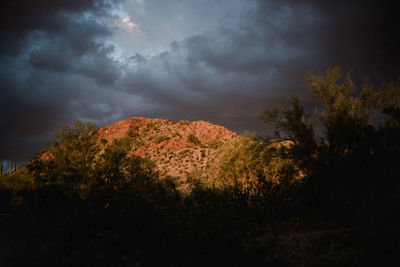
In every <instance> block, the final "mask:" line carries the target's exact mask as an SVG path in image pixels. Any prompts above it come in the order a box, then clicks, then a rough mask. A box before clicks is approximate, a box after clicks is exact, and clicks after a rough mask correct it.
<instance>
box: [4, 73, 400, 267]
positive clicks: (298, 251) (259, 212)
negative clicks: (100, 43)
mask: <svg viewBox="0 0 400 267" xmlns="http://www.w3.org/2000/svg"><path fill="white" fill-rule="evenodd" d="M308 84H309V86H310V89H311V93H312V96H313V99H314V103H315V104H316V105H318V110H319V112H318V113H317V114H316V116H314V117H310V118H307V116H305V114H304V108H303V106H302V104H301V101H300V99H299V97H296V96H293V97H292V104H291V106H289V107H287V108H283V109H281V110H278V109H275V110H274V109H268V110H265V111H264V112H263V118H264V119H265V120H266V121H272V122H274V123H275V127H276V138H278V140H280V141H279V142H271V141H269V140H267V139H261V138H255V137H242V138H239V139H237V140H234V141H233V142H231V143H229V144H225V145H220V146H218V147H219V148H218V149H219V152H218V154H219V156H218V157H217V158H216V160H215V162H213V165H212V166H210V167H209V168H207V169H205V170H203V171H199V173H197V174H194V175H192V176H191V177H188V179H187V181H188V183H189V188H190V191H189V192H185V194H182V192H180V191H178V190H177V186H176V183H175V179H174V178H173V177H167V178H163V179H160V178H159V174H158V173H157V172H156V171H155V168H154V163H153V162H151V161H150V160H148V159H145V158H141V157H137V156H132V155H129V153H128V152H129V150H130V148H131V146H132V143H133V142H134V140H133V137H130V136H127V137H125V138H121V139H116V140H114V141H113V142H112V143H107V141H106V140H102V141H101V142H99V141H98V136H97V130H96V128H95V127H94V126H93V125H91V124H82V123H80V122H76V123H75V124H74V125H67V126H65V127H64V128H63V129H61V130H59V131H58V132H57V133H56V134H55V138H54V140H53V141H51V142H49V144H48V150H46V152H42V153H39V154H38V155H37V156H36V157H35V159H33V160H32V161H31V162H30V163H29V164H28V165H27V166H26V167H25V168H22V169H20V170H18V171H17V172H15V173H14V174H13V175H7V176H4V177H2V178H1V180H0V197H1V205H2V206H1V207H0V209H1V211H2V212H3V214H4V213H7V214H9V215H10V217H7V218H6V217H4V216H3V217H1V218H2V222H0V223H1V228H2V229H5V231H4V234H5V235H4V236H5V237H6V238H8V240H11V242H10V243H13V244H14V245H13V246H12V247H7V248H6V250H3V251H5V252H3V254H0V256H1V260H2V261H3V262H1V263H3V265H5V266H26V265H27V264H29V265H30V266H54V265H57V266H60V265H61V266H63V265H83V266H86V265H87V266H116V265H117V266H119V265H123V266H160V265H162V266H205V265H206V266H210V265H215V266H221V265H231V266H265V265H268V266H322V265H323V266H337V265H339V264H340V265H347V266H364V265H366V264H373V265H382V266H391V265H393V266H394V265H396V264H398V263H399V258H398V256H397V255H396V251H397V249H398V248H399V245H400V244H399V241H398V237H399V235H398V231H399V230H398V227H397V226H398V225H399V220H398V219H397V217H398V216H396V215H397V214H398V212H399V207H400V205H399V204H400V199H399V196H400V194H399V192H400V190H399V189H400V180H399V179H398V177H399V175H398V173H400V88H399V85H396V84H382V85H381V86H379V87H378V86H377V85H375V84H374V83H372V82H370V81H366V82H365V83H364V84H362V85H361V86H357V85H356V84H355V83H354V82H353V81H352V80H351V78H350V75H349V74H343V73H342V71H341V69H339V68H333V69H329V70H328V71H327V72H326V73H325V74H324V75H320V74H313V75H310V77H309V80H308ZM283 140H285V142H282V141H283ZM194 141H195V140H194ZM43 225H45V227H43ZM12 226H14V228H13V227H12ZM10 229H14V231H12V230H10ZM7 235H8V237H7ZM19 235H23V236H25V237H24V238H22V239H18V236H19ZM18 240H20V241H18ZM15 244H16V245H15Z"/></svg>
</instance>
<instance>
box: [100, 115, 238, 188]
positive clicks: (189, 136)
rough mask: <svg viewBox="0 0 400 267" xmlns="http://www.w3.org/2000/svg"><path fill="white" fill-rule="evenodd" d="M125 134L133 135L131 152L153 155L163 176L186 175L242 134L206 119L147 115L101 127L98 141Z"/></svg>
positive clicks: (201, 167) (138, 154) (205, 162)
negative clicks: (194, 119)
mask: <svg viewBox="0 0 400 267" xmlns="http://www.w3.org/2000/svg"><path fill="white" fill-rule="evenodd" d="M124 137H130V138H132V139H133V142H132V145H131V147H130V150H129V153H128V154H132V155H136V156H142V157H147V158H149V159H151V160H152V161H154V162H155V164H156V168H157V170H158V171H159V172H160V174H161V176H172V177H180V178H185V177H186V176H188V175H190V174H191V173H193V172H196V171H198V170H201V169H204V168H206V167H207V164H209V162H210V161H211V160H212V159H213V158H214V157H215V154H216V150H217V148H218V147H220V146H221V145H223V144H225V143H227V142H230V141H232V140H234V139H236V138H238V137H239V135H238V134H237V133H235V132H233V131H231V130H229V129H227V128H225V127H223V126H220V125H216V124H212V123H209V122H206V121H203V120H198V121H193V122H189V121H186V120H182V121H178V122H176V123H174V122H173V121H171V120H168V119H151V118H145V117H132V118H128V119H124V120H121V121H117V122H114V123H111V124H109V125H107V126H104V127H101V128H100V129H99V137H98V138H99V142H103V143H110V142H112V140H114V139H118V138H124ZM183 182H184V181H183Z"/></svg>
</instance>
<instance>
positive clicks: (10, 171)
mask: <svg viewBox="0 0 400 267" xmlns="http://www.w3.org/2000/svg"><path fill="white" fill-rule="evenodd" d="M11 173H12V163H11V161H10V166H9V168H8V174H10V175H11Z"/></svg>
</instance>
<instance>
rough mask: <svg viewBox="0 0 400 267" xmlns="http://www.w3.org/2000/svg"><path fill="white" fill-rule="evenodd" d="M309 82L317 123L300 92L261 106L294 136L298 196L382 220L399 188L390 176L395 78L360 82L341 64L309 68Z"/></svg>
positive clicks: (397, 94)
mask: <svg viewBox="0 0 400 267" xmlns="http://www.w3.org/2000/svg"><path fill="white" fill-rule="evenodd" d="M308 85H309V87H310V90H311V93H312V96H313V100H314V103H315V104H316V105H317V106H318V108H319V111H318V113H317V116H316V118H315V119H314V121H315V126H314V125H312V123H311V122H310V120H308V119H307V116H305V114H304V108H303V106H302V104H301V101H300V99H299V98H298V97H293V98H292V104H291V107H288V108H284V109H281V110H271V109H268V110H266V111H265V112H264V116H265V118H266V119H267V120H270V121H274V122H275V126H276V130H277V131H276V132H277V136H278V137H280V138H284V139H289V140H291V141H292V142H293V143H294V146H293V147H292V148H291V149H290V153H289V154H287V156H288V158H290V159H292V160H293V162H294V163H295V164H296V166H298V167H299V168H300V170H301V172H302V174H303V176H304V179H303V180H304V182H305V191H304V192H303V193H304V194H303V196H304V197H305V198H307V199H308V201H309V202H308V205H310V206H319V208H320V209H321V211H323V212H325V213H326V214H330V215H334V216H338V215H339V214H340V215H341V216H342V218H357V219H356V221H357V223H359V222H361V221H366V220H367V219H366V218H367V217H368V218H369V219H368V221H369V223H370V225H371V224H372V225H374V224H376V223H378V222H381V223H382V222H383V221H384V220H386V219H387V218H389V217H390V216H393V214H394V212H395V210H397V207H398V206H400V201H398V200H396V203H394V202H393V203H392V204H389V202H390V200H389V199H392V200H393V199H398V198H396V197H395V195H396V194H397V193H395V192H398V190H400V183H399V182H398V181H397V180H394V179H393V178H394V177H395V175H396V174H395V173H399V171H400V170H399V167H398V166H400V142H399V141H398V140H400V123H399V122H400V116H399V115H398V114H399V110H400V88H399V87H400V85H399V84H393V83H392V84H390V83H387V84H382V85H381V86H377V85H376V84H374V83H372V82H370V81H368V80H366V81H365V82H364V83H363V84H361V85H357V84H356V83H355V82H354V81H353V80H352V79H351V77H350V74H349V73H347V74H343V71H342V70H341V68H331V69H328V70H327V72H326V73H325V74H310V76H309V78H308ZM315 128H318V129H320V130H319V131H318V132H317V131H316V130H315ZM395 140H396V141H395ZM389 206H390V207H391V208H389ZM356 214H357V215H356ZM372 214H373V215H372ZM343 215H344V216H343ZM371 218H375V219H373V222H371V220H370V219H371ZM378 218H379V219H378ZM385 218H386V219H385ZM373 228H374V229H377V228H376V227H375V226H374V227H373Z"/></svg>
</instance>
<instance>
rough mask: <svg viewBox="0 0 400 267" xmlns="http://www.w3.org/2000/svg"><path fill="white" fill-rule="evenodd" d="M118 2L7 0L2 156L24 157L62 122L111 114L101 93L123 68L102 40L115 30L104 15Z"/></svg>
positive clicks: (1, 26) (2, 14)
mask: <svg viewBox="0 0 400 267" xmlns="http://www.w3.org/2000/svg"><path fill="white" fill-rule="evenodd" d="M115 2H116V1H100V0H83V1H47V0H39V1H19V0H18V1H7V2H6V3H3V4H2V5H1V9H0V10H1V11H0V59H1V62H0V70H1V71H0V81H1V88H0V89H1V97H0V109H1V116H0V125H1V133H0V148H1V149H0V160H2V159H11V158H13V159H16V160H26V159H27V158H28V157H29V155H30V154H31V153H32V152H33V151H34V149H37V147H38V143H39V144H41V143H42V141H43V139H44V136H48V133H49V132H51V131H52V130H53V129H54V128H56V127H59V126H60V124H61V123H64V122H68V121H71V120H75V119H83V120H92V121H96V120H97V121H101V120H102V119H104V118H105V117H107V116H111V117H112V114H111V113H112V108H109V107H108V106H107V105H105V104H102V102H103V100H102V99H104V98H106V97H105V93H104V92H103V91H104V90H107V89H106V87H108V86H111V85H112V84H113V83H114V82H115V80H117V79H118V76H119V72H120V69H119V66H118V65H117V64H116V62H115V61H114V60H112V59H111V57H110V54H111V53H112V52H113V51H114V50H113V49H114V48H113V46H111V45H105V44H104V43H103V42H102V41H101V40H103V39H104V38H106V37H108V36H110V35H111V34H112V32H111V29H110V28H109V27H107V26H106V25H104V24H103V23H102V22H101V21H100V20H99V17H107V16H109V14H108V12H109V9H110V8H111V7H112V6H113V5H114V4H115ZM102 90H103V91H102ZM99 96H103V98H101V97H99ZM108 99H112V98H109V97H108Z"/></svg>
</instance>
